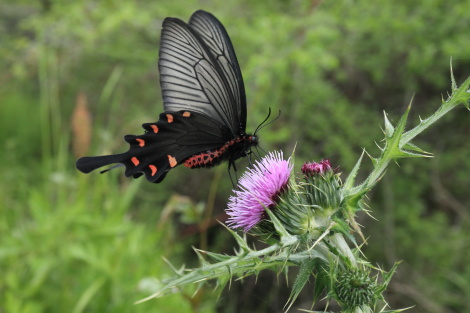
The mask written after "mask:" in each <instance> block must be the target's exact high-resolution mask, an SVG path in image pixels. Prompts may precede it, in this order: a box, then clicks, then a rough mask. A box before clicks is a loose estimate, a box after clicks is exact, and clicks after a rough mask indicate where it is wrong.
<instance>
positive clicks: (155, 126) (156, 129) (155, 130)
mask: <svg viewBox="0 0 470 313" xmlns="http://www.w3.org/2000/svg"><path fill="white" fill-rule="evenodd" d="M150 127H152V129H153V132H154V133H155V134H156V133H158V126H157V125H150Z"/></svg>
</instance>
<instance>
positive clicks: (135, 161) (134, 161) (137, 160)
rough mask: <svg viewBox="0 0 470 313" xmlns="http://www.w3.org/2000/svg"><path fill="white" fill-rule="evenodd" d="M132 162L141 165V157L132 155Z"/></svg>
mask: <svg viewBox="0 0 470 313" xmlns="http://www.w3.org/2000/svg"><path fill="white" fill-rule="evenodd" d="M131 162H132V163H134V165H135V166H137V165H139V163H140V162H139V159H138V158H136V157H132V159H131Z"/></svg>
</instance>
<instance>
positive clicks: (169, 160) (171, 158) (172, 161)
mask: <svg viewBox="0 0 470 313" xmlns="http://www.w3.org/2000/svg"><path fill="white" fill-rule="evenodd" d="M168 162H170V166H171V167H175V166H176V164H178V162H176V159H175V158H174V157H172V156H171V155H168Z"/></svg>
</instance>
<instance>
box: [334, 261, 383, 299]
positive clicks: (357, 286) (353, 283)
mask: <svg viewBox="0 0 470 313" xmlns="http://www.w3.org/2000/svg"><path fill="white" fill-rule="evenodd" d="M376 291H377V284H376V283H375V281H374V280H373V279H372V278H371V277H370V272H369V271H367V270H359V269H347V270H342V271H341V272H340V273H339V274H338V276H337V277H336V282H335V293H336V300H338V301H339V302H340V303H341V304H342V305H344V307H345V308H355V307H361V306H370V305H371V304H373V302H374V301H375V298H376V297H375V294H376Z"/></svg>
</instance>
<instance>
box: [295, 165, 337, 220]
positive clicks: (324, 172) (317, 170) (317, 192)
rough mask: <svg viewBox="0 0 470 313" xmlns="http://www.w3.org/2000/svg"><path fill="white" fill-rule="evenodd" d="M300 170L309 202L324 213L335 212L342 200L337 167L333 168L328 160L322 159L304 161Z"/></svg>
mask: <svg viewBox="0 0 470 313" xmlns="http://www.w3.org/2000/svg"><path fill="white" fill-rule="evenodd" d="M301 170H302V173H303V174H304V177H305V180H306V184H305V188H306V191H307V198H308V199H309V202H310V204H311V205H313V206H314V207H316V208H319V209H320V210H321V211H323V212H325V213H327V212H328V213H330V214H331V213H332V212H335V211H336V210H337V209H338V208H339V205H340V203H341V200H342V195H341V192H340V187H341V180H340V178H339V173H338V168H336V169H333V168H332V167H331V163H330V161H329V160H328V159H324V160H322V161H320V162H306V163H304V164H303V165H302V168H301Z"/></svg>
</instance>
